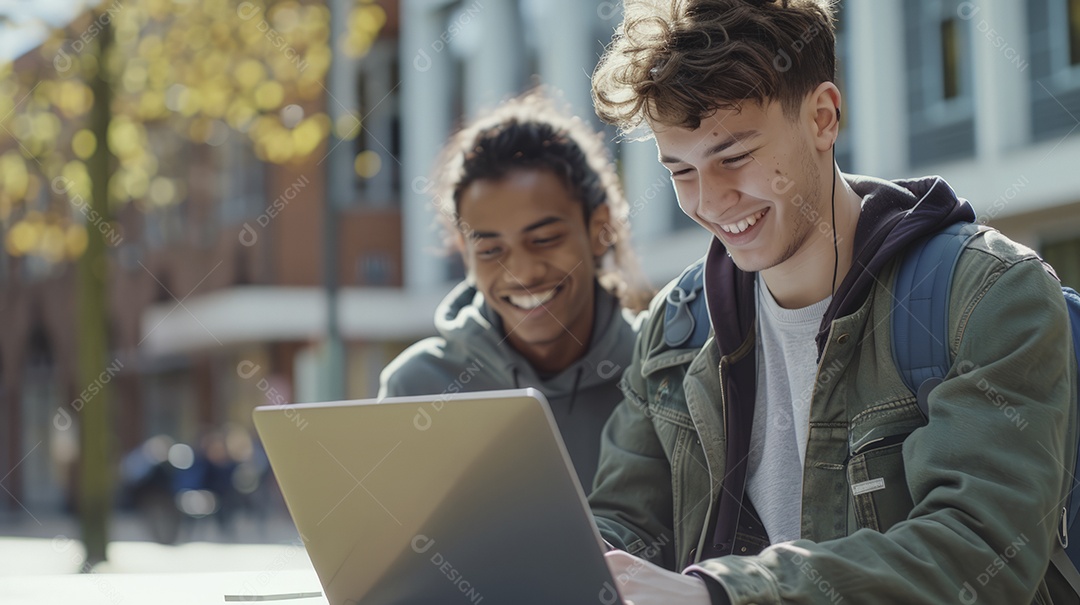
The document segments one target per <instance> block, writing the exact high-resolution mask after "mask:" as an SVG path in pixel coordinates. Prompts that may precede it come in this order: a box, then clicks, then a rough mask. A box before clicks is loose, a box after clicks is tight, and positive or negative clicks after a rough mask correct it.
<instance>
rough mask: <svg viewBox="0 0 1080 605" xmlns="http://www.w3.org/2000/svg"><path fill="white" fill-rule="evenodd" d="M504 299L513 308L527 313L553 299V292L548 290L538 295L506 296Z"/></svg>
mask: <svg viewBox="0 0 1080 605" xmlns="http://www.w3.org/2000/svg"><path fill="white" fill-rule="evenodd" d="M506 298H507V300H509V301H510V304H512V305H514V306H515V307H520V308H522V309H525V310H526V311H529V310H532V309H535V308H537V307H539V306H540V305H542V304H544V303H546V302H547V301H549V300H551V299H552V298H555V290H548V291H547V292H541V293H539V294H526V295H525V296H508V297H506Z"/></svg>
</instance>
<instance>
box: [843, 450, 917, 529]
mask: <svg viewBox="0 0 1080 605" xmlns="http://www.w3.org/2000/svg"><path fill="white" fill-rule="evenodd" d="M906 436H907V435H906V434H902V435H895V436H893V437H890V438H886V439H883V440H882V441H880V442H878V443H875V444H874V446H875V447H872V448H871V449H866V450H865V451H862V452H860V453H858V454H856V455H854V456H852V457H851V459H850V460H849V461H848V468H847V478H848V488H849V489H850V490H851V496H852V499H853V503H854V510H855V521H856V522H857V523H858V525H859V527H860V528H864V527H865V528H867V529H872V530H875V531H879V532H884V531H887V530H888V529H889V528H890V527H892V526H893V525H895V524H896V523H898V522H900V521H903V520H904V519H907V517H908V515H909V514H911V509H912V508H914V507H915V504H914V503H913V502H912V500H911V492H910V491H909V490H908V485H907V478H906V477H905V474H904V454H903V446H904V444H903V439H904V438H905V437H906Z"/></svg>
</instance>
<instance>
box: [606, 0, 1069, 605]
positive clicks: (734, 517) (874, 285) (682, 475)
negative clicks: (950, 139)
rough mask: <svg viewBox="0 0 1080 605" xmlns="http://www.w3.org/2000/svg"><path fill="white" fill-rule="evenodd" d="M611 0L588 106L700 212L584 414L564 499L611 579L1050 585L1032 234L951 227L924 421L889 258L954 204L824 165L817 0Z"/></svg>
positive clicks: (921, 184) (831, 123)
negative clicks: (690, 240) (572, 500)
mask: <svg viewBox="0 0 1080 605" xmlns="http://www.w3.org/2000/svg"><path fill="white" fill-rule="evenodd" d="M624 15H625V17H624V22H623V24H622V25H621V26H620V28H619V30H618V31H617V32H616V36H615V38H614V40H613V42H612V45H611V46H610V47H609V49H608V51H607V53H606V54H605V56H604V58H603V59H602V60H601V63H600V65H599V66H598V67H597V70H596V72H595V74H594V76H593V91H594V97H595V100H596V107H597V111H598V113H599V114H600V116H601V117H602V118H603V119H604V120H606V121H608V122H610V123H613V124H617V125H619V126H620V127H622V128H623V129H624V130H633V129H634V128H635V127H637V126H642V125H644V126H647V128H648V130H649V131H650V132H651V134H652V135H653V136H654V137H655V140H656V144H657V148H658V150H659V155H660V161H661V162H662V163H663V164H664V166H666V167H667V168H668V169H669V170H670V171H671V175H672V181H673V183H674V186H675V190H676V193H677V196H678V199H679V204H680V206H681V207H682V209H683V211H684V212H686V213H687V214H688V215H689V216H690V217H691V218H693V219H694V220H695V221H696V222H697V223H698V224H700V225H701V226H702V227H703V228H705V229H706V230H707V231H709V232H710V233H712V234H713V235H714V236H715V237H714V239H713V241H712V244H711V247H710V249H709V251H708V254H707V255H706V257H705V258H704V259H703V264H699V265H697V266H695V267H692V268H691V269H690V270H688V271H687V272H686V273H685V274H684V275H683V276H682V277H681V278H679V279H677V280H675V282H673V283H672V284H670V285H669V286H668V287H667V288H665V289H664V290H663V291H661V293H660V294H659V295H658V296H657V297H656V298H655V299H654V301H653V304H652V306H651V315H650V319H649V321H648V322H647V324H646V325H645V326H644V327H643V328H642V330H641V334H640V336H639V338H638V342H637V348H636V350H635V352H634V358H633V362H632V363H631V365H630V366H629V368H628V369H627V371H626V373H625V374H624V379H623V390H624V392H625V394H626V398H625V400H624V402H623V403H622V404H621V405H620V406H619V407H618V408H617V409H616V411H615V412H614V414H613V415H612V418H611V420H610V421H609V423H608V425H607V426H606V427H605V431H604V436H603V444H602V450H601V461H600V468H599V469H598V472H597V477H596V483H595V485H594V491H593V493H592V495H591V497H590V504H591V506H592V509H593V512H594V515H595V517H596V520H597V524H598V526H599V527H600V531H601V534H602V535H603V537H604V538H605V540H607V541H608V542H609V543H610V544H611V545H613V546H614V547H615V548H616V549H617V550H614V551H612V552H609V553H608V555H607V560H608V564H609V567H610V568H611V569H612V572H613V576H614V577H615V579H616V581H617V584H618V586H617V588H618V590H619V591H620V593H621V595H622V597H623V598H624V599H625V600H626V602H627V603H629V602H633V604H634V605H651V604H653V603H671V604H677V603H686V604H702V605H705V604H708V603H735V604H739V605H742V604H749V603H769V604H780V603H796V602H797V603H840V602H845V603H858V604H860V605H862V604H866V603H951V602H958V601H959V602H963V603H972V602H974V599H976V598H980V599H982V602H984V603H989V602H995V603H1009V604H1019V603H1032V602H1034V603H1051V602H1053V603H1061V602H1075V601H1076V596H1075V594H1074V593H1072V592H1071V591H1070V590H1069V589H1068V587H1067V586H1066V585H1065V584H1064V580H1063V576H1061V575H1060V574H1058V572H1057V571H1056V570H1055V569H1054V568H1053V567H1052V566H1051V567H1050V568H1049V570H1048V561H1049V559H1050V555H1051V552H1052V551H1053V550H1054V548H1055V547H1056V540H1057V539H1058V529H1059V528H1060V526H1061V525H1060V524H1061V507H1062V502H1063V499H1064V496H1065V495H1066V494H1067V493H1068V490H1069V489H1070V487H1071V481H1065V478H1066V476H1067V475H1066V472H1065V468H1066V466H1067V465H1068V468H1070V469H1071V468H1072V466H1071V465H1070V464H1069V461H1070V459H1071V458H1070V455H1071V454H1070V448H1075V441H1074V440H1073V439H1075V437H1074V436H1072V432H1073V431H1072V430H1071V429H1070V427H1071V423H1072V422H1073V418H1074V417H1073V416H1072V414H1075V410H1074V409H1073V408H1074V403H1073V402H1074V401H1075V399H1076V366H1075V361H1074V357H1073V353H1072V345H1071V341H1070V339H1069V325H1068V317H1067V315H1066V310H1065V305H1064V301H1063V298H1062V296H1061V291H1060V288H1059V285H1058V283H1057V282H1056V281H1055V279H1054V278H1053V277H1052V276H1051V275H1050V274H1049V273H1048V272H1047V271H1046V270H1045V268H1044V266H1043V265H1042V263H1041V261H1040V259H1039V258H1038V257H1037V256H1036V254H1035V253H1034V252H1032V251H1031V250H1029V249H1027V248H1025V247H1023V246H1020V245H1019V244H1016V243H1015V242H1012V241H1010V240H1009V239H1007V238H1005V237H1004V236H1002V235H1001V234H999V233H997V232H995V231H988V232H984V233H981V234H980V235H978V236H977V237H975V238H974V239H973V240H972V241H971V242H970V243H969V244H968V245H967V247H966V248H965V249H964V250H963V252H962V254H961V256H960V259H959V262H958V265H957V268H956V270H955V273H954V278H953V282H952V288H951V295H950V297H949V299H948V300H949V321H948V344H949V349H950V353H951V354H952V360H953V365H952V368H951V370H950V371H949V373H948V375H947V376H945V379H944V381H943V382H941V384H939V385H938V386H937V387H936V388H934V389H933V390H932V391H930V392H929V395H928V407H929V421H928V422H927V420H926V419H925V418H924V417H923V415H922V413H921V411H920V408H919V406H918V405H917V403H918V402H917V398H916V397H915V396H914V395H915V394H913V393H912V392H911V391H909V390H908V388H907V387H906V386H905V384H904V382H903V381H902V380H901V378H900V376H899V373H898V371H897V369H896V368H895V367H894V363H893V357H892V350H893V343H892V340H891V338H892V335H891V333H890V331H891V328H890V325H891V322H890V321H889V319H890V315H891V314H892V312H893V308H894V300H893V295H892V292H893V290H894V284H895V279H896V272H897V268H898V266H899V264H900V261H901V259H902V258H903V255H904V253H905V251H906V250H907V249H909V248H910V247H911V246H912V244H913V243H915V242H916V241H918V240H920V239H921V238H922V237H924V236H926V235H929V234H932V233H936V232H939V231H941V230H942V229H943V228H945V227H946V226H948V225H951V224H953V223H956V222H958V221H972V220H973V219H974V213H973V211H972V209H971V207H970V206H969V205H968V204H967V202H966V201H964V200H962V199H960V198H958V197H957V196H956V195H955V194H954V193H953V191H952V190H951V189H950V188H949V186H948V185H947V184H946V183H945V182H944V181H943V180H942V179H940V178H938V177H930V178H922V179H911V180H904V181H893V182H889V181H884V180H879V179H874V178H869V177H860V176H853V175H846V174H841V173H840V171H839V170H838V168H837V166H836V164H835V157H834V153H833V147H834V144H835V141H836V137H837V135H838V131H839V122H840V117H841V111H842V104H841V95H840V92H839V90H838V89H837V87H836V85H835V84H834V83H833V80H834V71H835V58H834V56H835V55H834V45H835V40H834V34H833V24H832V15H831V7H830V3H828V2H825V1H824V0H822V1H816V0H789V1H788V0H785V1H780V0H775V1H769V0H756V1H751V0H674V1H672V0H628V1H627V3H626V7H625V12H624ZM808 32H809V33H808ZM797 40H800V41H802V42H803V43H805V46H804V47H803V48H802V50H801V52H799V53H789V55H790V60H791V66H790V69H786V70H780V69H777V68H776V66H775V62H774V59H775V58H776V57H777V56H778V53H779V52H780V51H782V50H784V49H790V48H792V44H793V43H794V42H795V41H797ZM695 292H697V293H698V294H699V295H697V296H696V297H695V296H694V293H695ZM688 317H692V318H698V321H700V322H711V326H712V331H711V332H710V333H707V334H706V333H702V332H701V331H700V330H699V331H694V332H693V333H691V331H688V330H687V329H686V324H687V318H688ZM933 337H934V335H933V334H931V333H929V332H928V333H927V336H926V338H927V339H930V338H933ZM911 344H912V346H919V343H911ZM924 395H925V393H924ZM999 399H1004V400H1005V401H1007V403H1008V405H1009V407H1010V409H1011V410H1013V414H1012V415H1010V414H1006V413H1004V412H1003V409H1002V405H1001V404H1000V402H999ZM1016 414H1019V415H1020V416H1021V417H1022V418H1023V420H1024V424H1023V425H1022V426H1020V425H1018V424H1017V423H1016V422H1014V420H1015V418H1014V416H1015V415H1016ZM1072 451H1075V449H1073V450H1072ZM1017 545H1019V546H1017ZM988 570H989V571H988ZM680 571H681V572H682V573H676V572H680Z"/></svg>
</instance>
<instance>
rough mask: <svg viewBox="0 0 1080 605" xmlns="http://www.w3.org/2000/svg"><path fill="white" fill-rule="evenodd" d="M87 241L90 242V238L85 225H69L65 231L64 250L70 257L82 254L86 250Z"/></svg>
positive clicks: (73, 257)
mask: <svg viewBox="0 0 1080 605" xmlns="http://www.w3.org/2000/svg"><path fill="white" fill-rule="evenodd" d="M87 243H89V238H88V237H87V235H86V228H85V227H83V226H82V225H76V224H71V225H68V228H67V229H66V230H65V232H64V248H65V250H64V251H65V253H66V256H67V257H68V258H69V259H75V258H79V257H80V256H82V255H83V252H86V244H87Z"/></svg>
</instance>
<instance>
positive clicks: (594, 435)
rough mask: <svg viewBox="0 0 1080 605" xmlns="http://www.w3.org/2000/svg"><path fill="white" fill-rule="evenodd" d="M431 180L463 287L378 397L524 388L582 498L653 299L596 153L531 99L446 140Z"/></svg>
mask: <svg viewBox="0 0 1080 605" xmlns="http://www.w3.org/2000/svg"><path fill="white" fill-rule="evenodd" d="M438 170H439V174H438V177H437V180H436V184H437V192H436V197H435V204H436V206H437V208H438V210H439V213H440V218H441V219H442V222H443V224H444V227H445V228H446V230H447V232H448V234H449V237H448V239H449V240H450V243H451V245H452V248H453V249H454V250H456V251H457V252H458V253H460V254H461V256H462V259H463V260H464V264H465V267H466V270H467V277H466V278H465V280H464V281H463V282H462V283H460V284H458V286H457V287H455V288H454V289H453V290H452V291H451V292H450V294H449V295H448V296H447V297H446V298H445V299H444V300H443V302H442V303H441V304H440V305H439V307H438V309H437V310H436V313H435V327H436V328H437V330H438V332H439V336H436V337H432V338H428V339H425V340H422V341H420V342H418V343H416V344H414V345H413V346H411V347H409V348H408V349H406V350H405V351H404V352H403V353H402V354H401V355H400V356H399V357H398V358H397V359H395V360H394V361H393V362H392V363H391V364H390V365H388V366H387V367H386V369H385V370H384V371H383V373H382V376H381V388H380V390H379V396H380V397H391V396H402V395H421V394H426V395H431V394H439V393H443V394H447V393H457V392H469V391H482V390H492V389H514V388H524V387H534V388H536V389H538V390H540V391H541V392H542V393H543V394H544V395H545V397H546V398H547V400H548V402H549V403H550V405H551V411H552V414H553V415H554V417H555V420H556V422H557V423H558V426H559V430H560V432H561V434H562V438H563V441H564V442H565V443H566V447H567V450H568V451H569V453H570V457H571V459H572V460H573V463H574V466H575V468H576V470H577V473H578V477H579V478H580V480H581V484H582V485H583V486H584V487H585V489H586V490H588V489H589V486H590V485H591V484H592V478H593V475H594V474H595V471H596V464H597V459H598V457H599V451H600V431H601V429H602V428H603V426H604V423H605V422H606V421H607V419H608V416H609V415H610V414H611V411H612V410H613V409H614V408H615V406H616V404H618V402H619V401H620V399H621V397H622V396H621V393H620V391H619V388H618V383H619V379H620V378H621V376H622V370H623V368H625V367H626V366H627V365H628V364H629V362H630V354H631V352H632V349H633V343H634V339H635V327H634V326H635V317H636V315H637V314H638V312H640V311H641V310H642V309H643V308H644V306H645V305H646V304H647V303H648V300H649V298H650V296H651V291H649V290H648V288H647V286H645V284H644V279H643V277H642V276H641V274H640V269H639V267H638V264H637V261H636V258H635V257H634V254H633V252H632V250H631V248H630V236H629V230H628V208H627V203H626V198H625V197H624V195H623V192H622V189H621V187H620V185H619V181H618V177H617V176H616V174H615V170H614V168H613V166H612V164H611V161H610V158H609V156H608V154H607V151H606V149H605V148H604V146H603V142H602V140H601V138H600V137H599V135H598V134H597V133H596V132H594V131H593V130H592V129H591V128H590V127H589V126H588V125H587V124H586V123H585V122H584V121H582V120H581V119H579V118H575V117H570V116H568V115H566V114H564V113H562V112H560V111H559V110H558V109H557V108H556V107H555V105H554V103H553V102H552V101H551V100H550V99H549V98H547V97H545V96H544V95H543V94H541V93H540V92H532V93H527V94H525V95H523V96H521V97H518V98H516V99H513V100H511V101H508V102H506V103H504V104H503V105H501V106H500V107H498V108H497V109H496V110H495V111H494V112H491V113H490V114H488V115H486V116H485V117H483V118H480V119H478V120H476V121H475V122H473V123H472V124H470V125H468V126H467V127H465V128H464V129H462V130H461V131H460V132H458V133H457V134H456V135H455V136H453V137H452V138H451V140H450V142H449V143H448V145H447V147H446V148H445V149H444V151H443V155H442V158H441V160H440V162H439V169H438ZM425 413H426V412H425ZM430 420H431V419H430V418H427V419H425V418H423V417H418V418H417V422H418V424H423V423H425V422H430Z"/></svg>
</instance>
